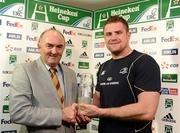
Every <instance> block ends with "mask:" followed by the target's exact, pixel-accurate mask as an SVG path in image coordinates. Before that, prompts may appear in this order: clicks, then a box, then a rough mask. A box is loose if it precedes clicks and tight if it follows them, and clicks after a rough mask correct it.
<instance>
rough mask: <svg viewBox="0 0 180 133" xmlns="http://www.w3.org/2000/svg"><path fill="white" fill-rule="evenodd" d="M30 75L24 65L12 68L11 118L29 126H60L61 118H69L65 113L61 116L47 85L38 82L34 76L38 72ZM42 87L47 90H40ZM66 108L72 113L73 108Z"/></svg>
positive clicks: (15, 121)
mask: <svg viewBox="0 0 180 133" xmlns="http://www.w3.org/2000/svg"><path fill="white" fill-rule="evenodd" d="M33 72H34V71H33ZM35 73H36V72H35ZM39 74H40V73H39ZM31 76H32V75H30V74H29V73H28V72H27V71H26V70H25V68H24V66H18V67H16V68H15V70H14V73H13V76H12V82H11V88H10V101H9V106H10V118H11V120H12V121H13V122H14V123H19V124H24V125H29V126H60V125H61V123H62V119H64V120H69V119H67V117H66V115H63V116H62V114H63V112H62V111H61V109H60V107H59V105H58V103H57V101H56V100H55V98H54V97H52V96H53V95H52V94H51V91H48V86H46V84H45V87H43V86H42V84H41V83H39V82H40V81H39V78H36V77H38V74H36V75H35V77H31ZM46 79H48V78H46ZM32 80H34V81H32ZM38 81H39V82H38ZM46 87H47V88H46ZM43 88H46V89H47V90H46V91H42V90H43ZM66 110H68V111H69V110H70V111H71V112H70V113H69V114H73V113H72V112H73V111H72V110H73V109H71V108H69V109H66ZM68 117H71V116H70V115H68Z"/></svg>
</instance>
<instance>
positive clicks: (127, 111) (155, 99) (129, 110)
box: [82, 92, 160, 120]
mask: <svg viewBox="0 0 180 133" xmlns="http://www.w3.org/2000/svg"><path fill="white" fill-rule="evenodd" d="M159 96H160V94H159V93H158V92H142V93H140V94H139V96H138V102H137V103H133V104H129V105H125V106H121V107H115V108H99V107H97V106H94V105H85V104H83V105H82V106H83V108H84V110H83V113H84V114H85V115H87V116H89V117H97V116H98V117H111V118H116V119H124V120H128V119H136V120H153V119H154V116H155V113H156V110H157V107H158V103H159Z"/></svg>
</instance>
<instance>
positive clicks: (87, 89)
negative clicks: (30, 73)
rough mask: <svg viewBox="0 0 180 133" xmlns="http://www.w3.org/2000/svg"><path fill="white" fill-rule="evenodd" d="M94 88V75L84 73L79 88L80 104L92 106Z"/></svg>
mask: <svg viewBox="0 0 180 133" xmlns="http://www.w3.org/2000/svg"><path fill="white" fill-rule="evenodd" d="M93 88H94V83H93V75H92V74H90V73H82V74H81V76H80V83H79V88H78V89H79V90H78V103H87V104H90V103H91V101H92V96H93Z"/></svg>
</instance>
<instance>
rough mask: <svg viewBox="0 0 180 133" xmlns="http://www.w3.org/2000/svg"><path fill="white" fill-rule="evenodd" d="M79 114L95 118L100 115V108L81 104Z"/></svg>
mask: <svg viewBox="0 0 180 133" xmlns="http://www.w3.org/2000/svg"><path fill="white" fill-rule="evenodd" d="M78 112H79V114H81V115H84V116H87V117H90V118H93V117H98V116H99V115H100V108H98V107H97V106H95V105H91V104H84V103H80V104H78Z"/></svg>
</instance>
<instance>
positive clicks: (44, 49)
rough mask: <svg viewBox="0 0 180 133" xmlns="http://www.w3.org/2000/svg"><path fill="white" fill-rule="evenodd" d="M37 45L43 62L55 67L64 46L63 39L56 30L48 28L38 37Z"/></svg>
mask: <svg viewBox="0 0 180 133" xmlns="http://www.w3.org/2000/svg"><path fill="white" fill-rule="evenodd" d="M38 47H39V52H40V55H41V58H42V60H43V62H44V63H45V64H47V65H48V66H50V67H56V66H57V65H58V64H59V62H60V59H61V57H62V54H63V51H64V48H65V39H64V37H63V36H62V35H61V34H60V33H59V32H58V31H56V30H49V31H46V32H45V33H44V34H43V35H42V37H41V38H40V41H39V44H38Z"/></svg>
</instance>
